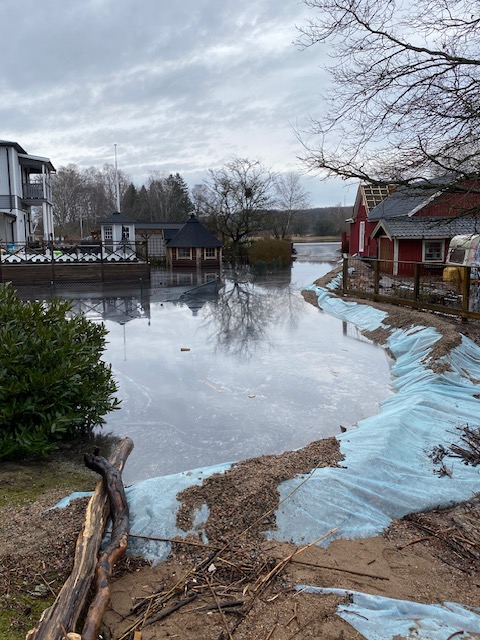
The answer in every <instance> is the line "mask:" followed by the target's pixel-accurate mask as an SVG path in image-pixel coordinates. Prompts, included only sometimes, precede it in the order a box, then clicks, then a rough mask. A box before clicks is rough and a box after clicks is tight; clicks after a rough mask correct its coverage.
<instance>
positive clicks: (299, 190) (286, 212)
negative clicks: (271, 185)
mask: <svg viewBox="0 0 480 640" xmlns="http://www.w3.org/2000/svg"><path fill="white" fill-rule="evenodd" d="M275 197H276V201H275V208H276V210H275V211H272V212H271V215H270V221H271V230H272V233H273V236H274V237H275V238H280V239H282V240H285V238H288V237H290V233H291V226H292V221H293V217H294V215H295V214H296V213H298V211H300V210H302V209H306V208H307V207H308V204H309V194H308V193H307V191H306V190H305V189H304V188H303V186H302V184H301V182H300V175H299V174H298V173H296V172H295V171H289V172H288V173H283V174H279V175H277V177H276V180H275Z"/></svg>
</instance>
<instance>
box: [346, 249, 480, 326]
mask: <svg viewBox="0 0 480 640" xmlns="http://www.w3.org/2000/svg"><path fill="white" fill-rule="evenodd" d="M389 262H390V261H386V260H382V261H381V262H380V261H379V260H375V259H370V258H369V259H360V258H351V257H348V258H344V259H343V293H344V294H346V295H354V296H356V297H358V298H366V299H370V300H376V301H378V302H389V303H393V304H400V305H405V306H409V307H413V308H415V309H428V310H431V311H438V312H440V313H447V314H453V315H458V316H461V317H462V318H465V319H467V318H473V319H477V320H478V319H480V267H457V268H452V266H451V265H448V264H445V263H428V262H427V263H426V262H414V263H413V262H412V263H408V267H409V269H408V270H406V269H403V271H408V272H410V273H412V274H413V275H411V276H406V275H394V273H395V272H397V271H398V269H396V268H394V267H396V266H398V265H395V264H393V261H392V264H387V263H389ZM404 266H405V265H404ZM400 271H402V270H400ZM392 272H393V273H392Z"/></svg>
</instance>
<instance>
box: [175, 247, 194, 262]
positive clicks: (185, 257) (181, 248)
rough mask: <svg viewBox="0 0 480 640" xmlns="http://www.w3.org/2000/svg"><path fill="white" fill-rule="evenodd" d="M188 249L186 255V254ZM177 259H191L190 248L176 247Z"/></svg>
mask: <svg viewBox="0 0 480 640" xmlns="http://www.w3.org/2000/svg"><path fill="white" fill-rule="evenodd" d="M187 251H188V255H187ZM180 253H184V254H185V255H180ZM177 259H178V260H191V259H192V249H191V248H189V247H177Z"/></svg>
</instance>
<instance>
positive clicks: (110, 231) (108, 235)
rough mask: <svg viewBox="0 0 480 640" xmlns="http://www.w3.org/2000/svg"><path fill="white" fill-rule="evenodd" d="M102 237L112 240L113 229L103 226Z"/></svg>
mask: <svg viewBox="0 0 480 640" xmlns="http://www.w3.org/2000/svg"><path fill="white" fill-rule="evenodd" d="M103 237H104V239H105V240H113V229H112V227H104V228H103Z"/></svg>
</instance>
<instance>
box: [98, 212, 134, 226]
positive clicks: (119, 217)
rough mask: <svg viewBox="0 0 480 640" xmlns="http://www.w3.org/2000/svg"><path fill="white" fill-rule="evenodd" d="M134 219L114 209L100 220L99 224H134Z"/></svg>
mask: <svg viewBox="0 0 480 640" xmlns="http://www.w3.org/2000/svg"><path fill="white" fill-rule="evenodd" d="M135 223H136V221H135V220H134V219H133V218H129V217H128V216H125V215H124V214H123V213H120V211H114V212H113V213H111V214H110V215H109V216H108V217H107V218H105V220H102V221H101V222H100V224H135Z"/></svg>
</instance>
